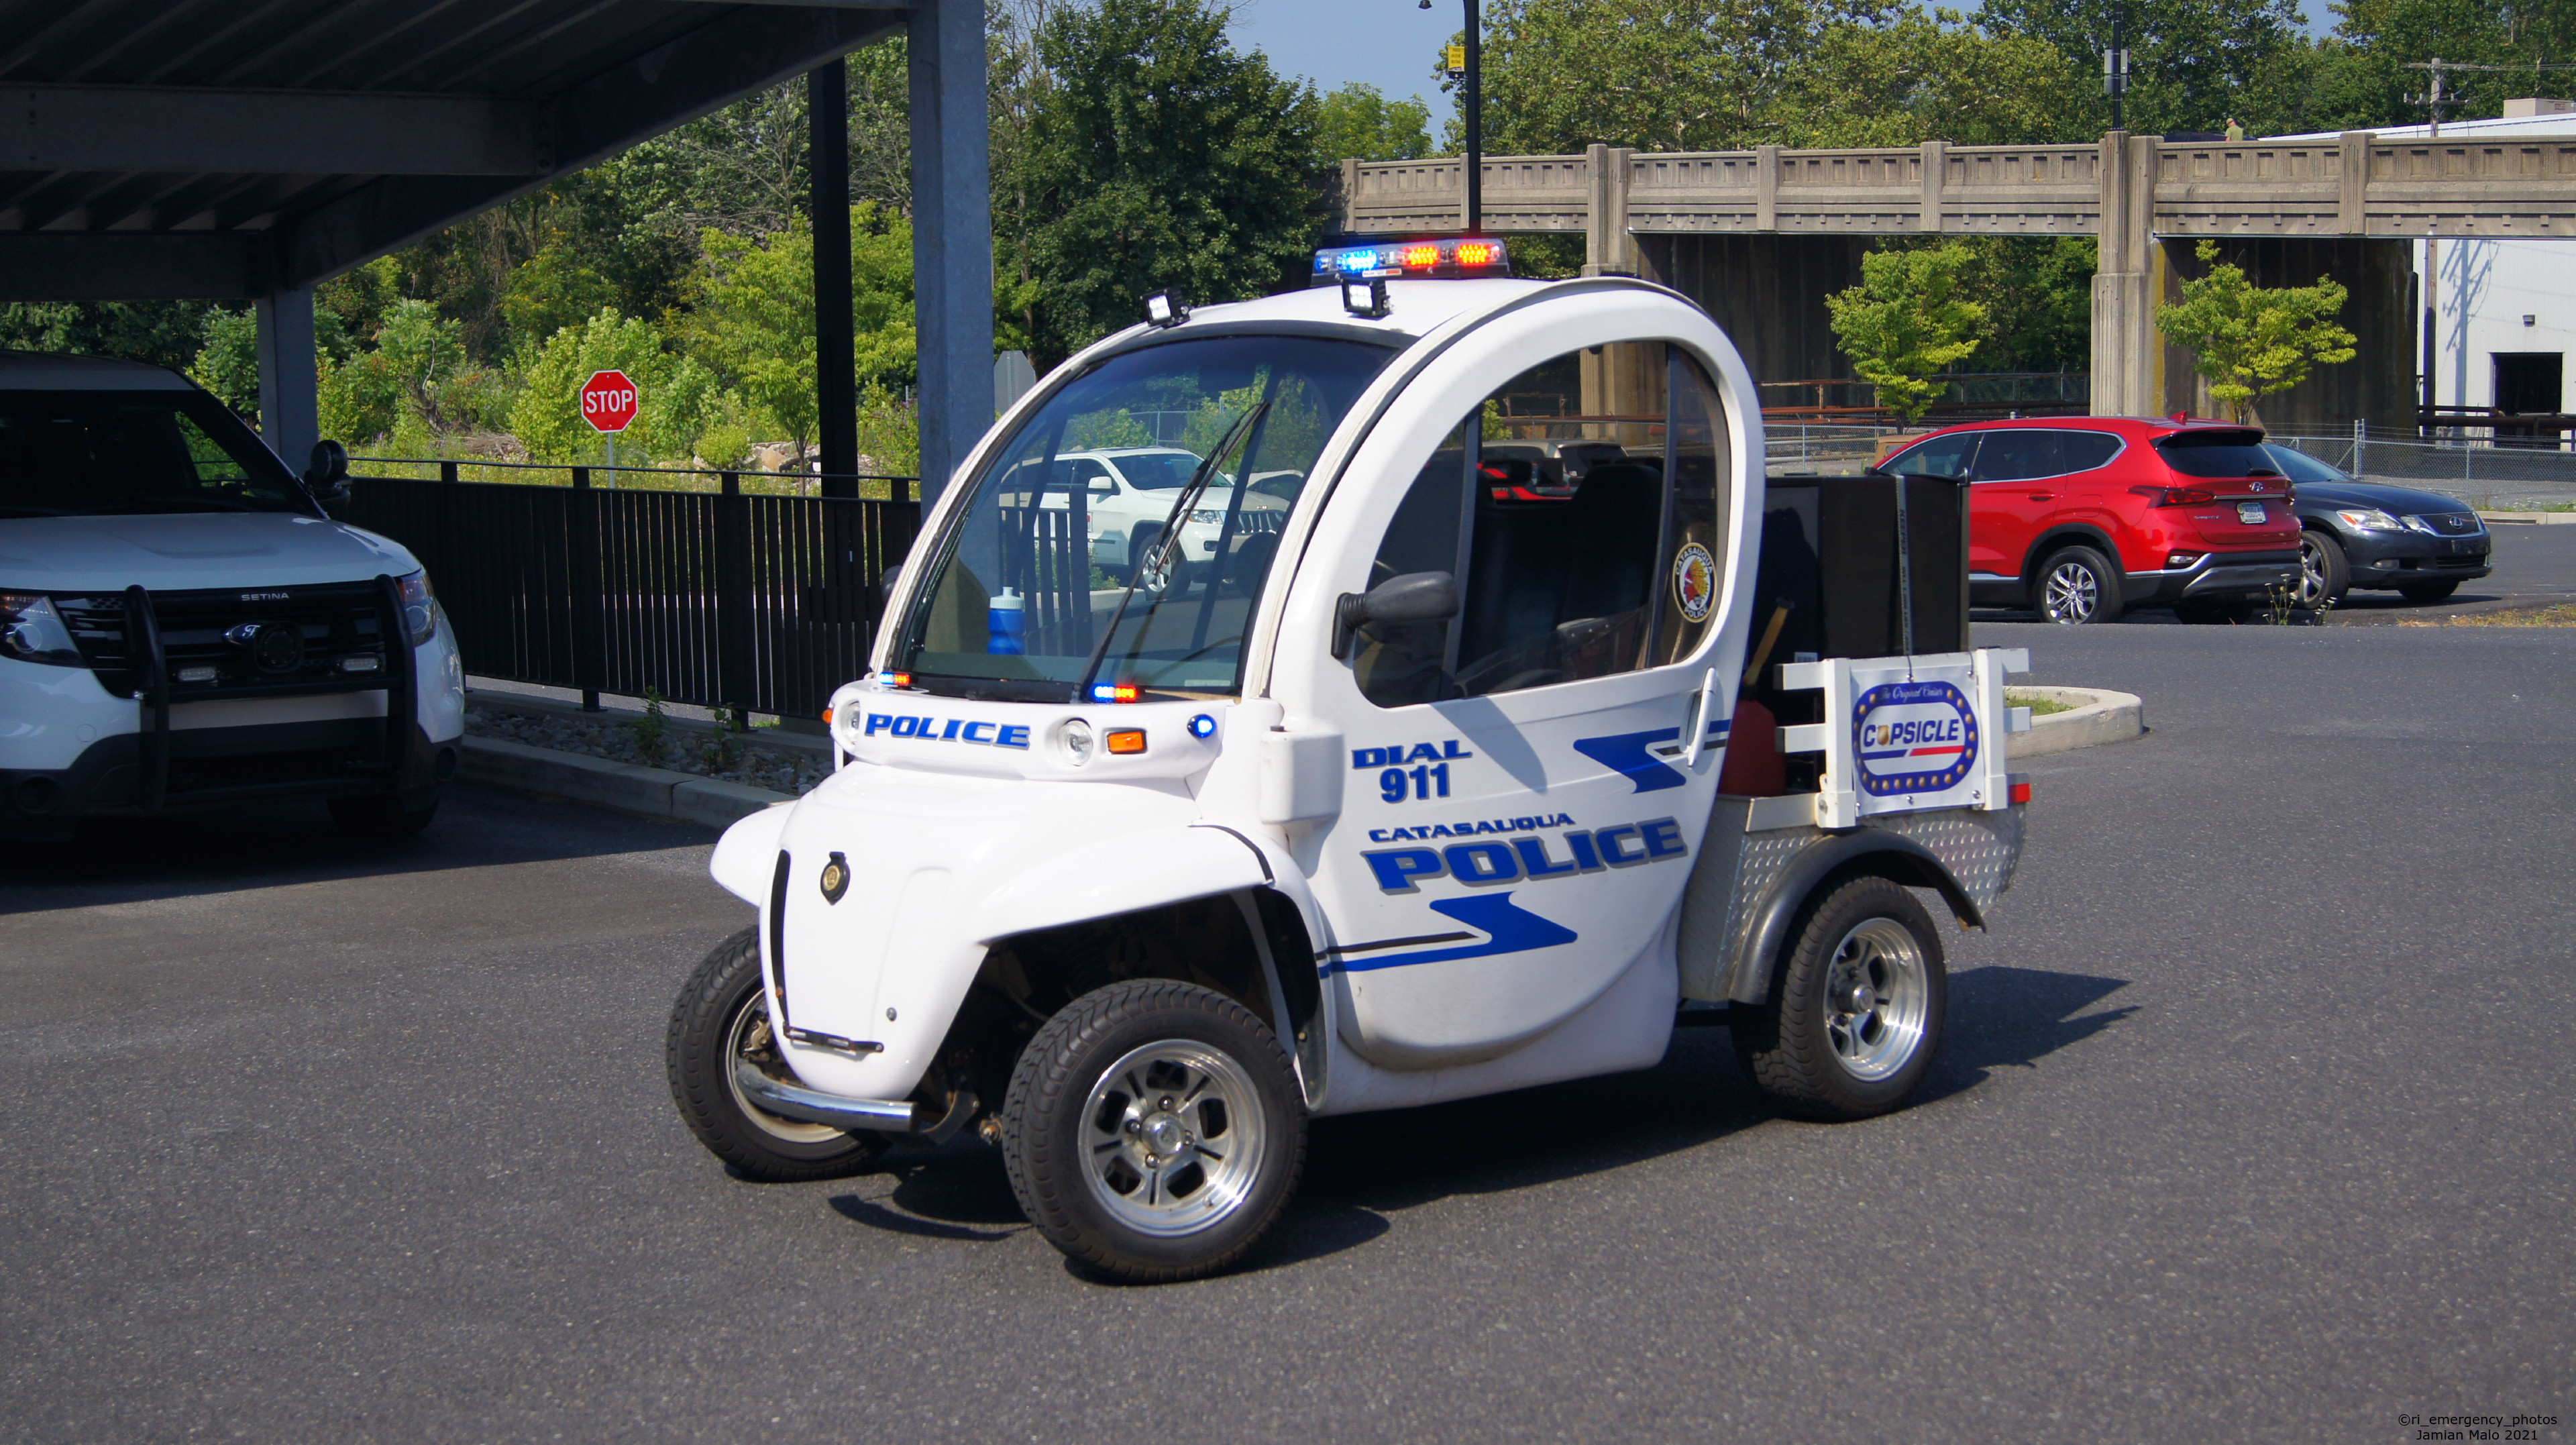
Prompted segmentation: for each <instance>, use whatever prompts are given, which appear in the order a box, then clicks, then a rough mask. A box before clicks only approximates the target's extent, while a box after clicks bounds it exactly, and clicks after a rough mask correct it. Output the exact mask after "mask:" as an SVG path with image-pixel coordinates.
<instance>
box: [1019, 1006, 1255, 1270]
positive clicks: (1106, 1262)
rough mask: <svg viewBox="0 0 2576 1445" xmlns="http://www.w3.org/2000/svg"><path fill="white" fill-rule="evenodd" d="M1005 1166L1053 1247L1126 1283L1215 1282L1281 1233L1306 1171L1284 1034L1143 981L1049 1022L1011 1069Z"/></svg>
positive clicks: (1243, 1014) (1246, 1015)
mask: <svg viewBox="0 0 2576 1445" xmlns="http://www.w3.org/2000/svg"><path fill="white" fill-rule="evenodd" d="M1002 1159H1003V1164H1004V1167H1005V1169H1006V1171H1007V1172H1008V1173H1009V1175H1010V1179H1011V1191H1012V1193H1014V1194H1016V1195H1017V1196H1018V1197H1019V1201H1020V1208H1021V1209H1022V1210H1024V1211H1025V1212H1026V1213H1027V1214H1028V1216H1029V1219H1030V1221H1031V1222H1033V1223H1034V1224H1036V1225H1037V1227H1038V1230H1039V1232H1040V1233H1042V1234H1044V1235H1045V1236H1046V1237H1047V1240H1048V1242H1050V1243H1052V1244H1053V1245H1055V1247H1056V1248H1058V1249H1060V1250H1063V1251H1064V1252H1065V1254H1066V1255H1068V1256H1070V1257H1071V1258H1073V1259H1074V1260H1076V1261H1078V1262H1080V1263H1082V1264H1084V1265H1087V1266H1089V1267H1091V1268H1092V1269H1094V1270H1096V1271H1098V1272H1100V1273H1101V1274H1104V1275H1106V1276H1108V1277H1110V1278H1113V1279H1121V1280H1128V1281H1133V1282H1137V1283H1161V1282H1164V1281H1169V1280H1182V1279H1195V1278H1198V1277H1200V1276H1202V1275H1207V1274H1213V1273H1215V1272H1216V1271H1218V1270H1221V1269H1223V1268H1225V1267H1226V1266H1227V1265H1230V1264H1232V1263H1234V1262H1235V1261H1236V1260H1238V1259H1240V1258H1242V1257H1243V1254H1244V1252H1245V1251H1247V1250H1249V1249H1251V1248H1252V1246H1253V1245H1254V1244H1255V1243H1256V1242H1258V1241H1259V1240H1260V1238H1261V1236H1262V1235H1263V1234H1264V1233H1266V1232H1268V1230H1269V1228H1270V1226H1271V1224H1272V1223H1273V1222H1274V1221H1276V1220H1277V1219H1278V1217H1279V1211H1280V1210H1281V1208H1282V1207H1284V1206H1285V1205H1286V1204H1287V1202H1288V1196H1289V1194H1290V1193H1291V1192H1292V1191H1294V1190H1295V1188H1296V1186H1297V1176H1298V1175H1299V1174H1300V1173H1301V1172H1302V1171H1303V1170H1304V1168H1305V1163H1306V1109H1305V1103H1304V1100H1303V1098H1302V1097H1301V1096H1300V1094H1299V1091H1298V1088H1297V1078H1296V1074H1295V1072H1294V1071H1293V1070H1292V1069H1291V1067H1290V1066H1289V1063H1288V1056H1287V1054H1286V1053H1285V1052H1283V1051H1282V1050H1281V1049H1280V1047H1279V1041H1278V1040H1277V1039H1276V1038H1275V1037H1273V1036H1272V1034H1271V1032H1270V1030H1269V1029H1268V1028H1266V1027H1264V1026H1263V1024H1262V1022H1261V1021H1260V1020H1259V1019H1257V1018H1255V1017H1254V1016H1253V1015H1252V1014H1251V1013H1250V1012H1248V1011H1246V1010H1245V1009H1244V1007H1243V1006H1242V1005H1240V1004H1238V1003H1236V1002H1235V1001H1234V1000H1232V999H1230V998H1227V997H1226V996H1225V995H1223V994H1220V993H1217V992H1215V991H1213V990H1210V989H1204V988H1199V987H1197V986H1195V985H1191V984H1184V983H1174V982H1170V981H1167V980H1160V979H1138V980H1134V981H1131V982H1126V983H1116V984H1111V985H1110V986H1109V987H1107V988H1102V989H1096V990H1094V991H1092V992H1090V993H1087V994H1084V995H1083V996H1082V997H1080V998H1078V999H1076V1000H1074V1001H1073V1003H1072V1004H1070V1005H1068V1006H1067V1007H1066V1008H1065V1009H1064V1011H1063V1012H1061V1013H1059V1014H1057V1015H1056V1016H1055V1017H1054V1018H1052V1019H1049V1020H1048V1021H1047V1023H1046V1026H1045V1027H1044V1028H1041V1029H1039V1030H1038V1034H1037V1037H1036V1038H1034V1039H1032V1040H1030V1041H1029V1045H1028V1047H1027V1049H1025V1050H1024V1051H1022V1053H1021V1054H1020V1061H1019V1064H1018V1066H1017V1068H1015V1069H1014V1070H1013V1072H1012V1075H1011V1092H1010V1098H1009V1101H1008V1103H1007V1104H1006V1105H1005V1107H1004V1109H1003V1113H1002Z"/></svg>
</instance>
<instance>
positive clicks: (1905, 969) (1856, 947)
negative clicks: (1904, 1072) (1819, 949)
mask: <svg viewBox="0 0 2576 1445" xmlns="http://www.w3.org/2000/svg"><path fill="white" fill-rule="evenodd" d="M1931 1004H1932V983H1931V973H1930V970H1929V969H1927V968H1926V967H1925V966H1924V962H1923V945H1922V944H1921V943H1920V942H1918V941H1917V940H1916V939H1915V937H1914V934H1913V932H1912V931H1911V930H1909V929H1908V928H1906V926H1905V925H1904V924H1902V923H1899V922H1897V921H1896V920H1895V919H1893V918H1872V919H1869V920H1867V921H1866V922H1863V923H1862V924H1861V925H1860V926H1859V927H1857V928H1854V929H1853V930H1852V931H1851V932H1849V933H1846V934H1844V935H1843V941H1842V942H1841V943H1839V944H1837V945H1835V946H1834V958H1833V963H1832V965H1831V966H1830V967H1828V968H1827V969H1826V971H1825V1039H1826V1042H1827V1043H1829V1044H1830V1045H1831V1046H1832V1047H1833V1051H1834V1061H1835V1062H1837V1063H1839V1064H1841V1065H1842V1067H1843V1071H1844V1072H1845V1073H1848V1074H1850V1075H1851V1076H1852V1077H1853V1078H1855V1079H1861V1080H1865V1081H1876V1080H1879V1079H1884V1078H1886V1077H1887V1076H1889V1075H1890V1074H1893V1073H1895V1072H1896V1071H1897V1070H1899V1069H1902V1068H1904V1067H1905V1064H1906V1061H1907V1060H1909V1059H1911V1058H1913V1057H1914V1053H1915V1050H1916V1049H1918V1048H1920V1047H1922V1044H1923V1025H1924V1020H1925V1018H1926V1017H1927V1016H1928V1015H1929V1013H1930V1011H1931Z"/></svg>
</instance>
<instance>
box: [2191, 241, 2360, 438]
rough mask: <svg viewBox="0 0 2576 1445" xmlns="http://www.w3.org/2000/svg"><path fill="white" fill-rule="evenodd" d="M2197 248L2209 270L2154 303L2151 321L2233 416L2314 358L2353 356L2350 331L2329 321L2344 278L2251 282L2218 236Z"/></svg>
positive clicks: (2297, 378)
mask: <svg viewBox="0 0 2576 1445" xmlns="http://www.w3.org/2000/svg"><path fill="white" fill-rule="evenodd" d="M2196 254H2197V255H2198V256H2199V257H2200V260H2201V264H2203V265H2205V266H2207V267H2209V273H2208V274H2207V275H2205V276H2201V277H2199V278H2197V279H2194V280H2190V281H2185V282H2184V283H2183V285H2182V299H2181V300H2180V301H2175V302H2168V303H2166V304H2164V305H2162V306H2159V307H2157V308H2156V329H2157V330H2158V331H2161V332H2163V333H2164V338H2165V340H2167V341H2170V342H2172V343H2173V344H2174V345H2176V346H2183V347H2188V348H2190V350H2191V352H2192V369H2193V370H2195V371H2198V372H2199V373H2200V374H2201V375H2202V376H2205V377H2207V378H2209V394H2210V395H2211V396H2212V397H2214V398H2216V399H2217V400H2218V401H2220V402H2222V403H2224V404H2225V405H2226V407H2227V412H2228V415H2229V416H2230V417H2231V418H2233V419H2235V420H2237V421H2245V420H2248V419H2249V418H2250V417H2251V416H2252V415H2253V411H2254V403H2255V402H2256V401H2257V400H2259V399H2261V398H2262V397H2265V396H2269V395H2271V394H2272V393H2273V392H2276V391H2286V390H2288V389H2289V388H2291V387H2294V386H2296V385H2298V384H2299V383H2300V382H2303V381H2305V380H2307V379H2308V369H2309V368H2310V367H2311V366H2312V365H2314V364H2316V363H2318V362H2324V363H2326V364H2327V365H2333V364H2335V363H2337V362H2344V361H2350V360H2352V358H2353V356H2354V354H2355V353H2354V349H2353V342H2354V340H2355V338H2354V336H2353V334H2352V333H2351V332H2349V331H2346V330H2345V329H2344V328H2343V327H2342V326H2341V325H2340V324H2338V323H2337V322H2336V321H2335V317H2336V316H2337V315H2338V314H2339V313H2341V312H2342V310H2343V303H2344V295H2345V293H2344V288H2343V285H2342V283H2340V282H2338V281H2336V280H2335V279H2334V278H2333V277H2330V276H2320V277H2318V278H2317V280H2316V284H2315V285H2312V286H2257V285H2255V284H2254V283H2253V282H2252V281H2250V280H2248V279H2247V278H2246V275H2245V271H2244V268H2243V267H2240V266H2235V265H2230V264H2227V263H2224V262H2221V261H2220V260H2219V259H2218V257H2219V250H2218V243H2217V242H2215V241H2203V242H2201V243H2200V245H2199V247H2198V249H2197V251H2196Z"/></svg>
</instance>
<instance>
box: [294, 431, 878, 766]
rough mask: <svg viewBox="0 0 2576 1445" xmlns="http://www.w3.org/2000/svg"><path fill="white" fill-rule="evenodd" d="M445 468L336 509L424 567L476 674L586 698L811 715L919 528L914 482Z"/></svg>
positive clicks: (856, 657) (844, 672)
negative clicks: (608, 476) (787, 483)
mask: <svg viewBox="0 0 2576 1445" xmlns="http://www.w3.org/2000/svg"><path fill="white" fill-rule="evenodd" d="M434 465H438V466H439V469H440V473H441V476H440V479H438V480H427V479H421V478H409V477H388V476H368V477H363V478H361V479H359V480H357V481H355V482H353V483H352V484H351V487H350V498H349V500H348V501H347V502H346V503H344V504H341V505H340V506H339V507H338V508H336V509H335V510H336V511H337V512H338V515H339V516H340V517H341V518H342V519H343V520H345V521H348V522H350V523H352V524H354V525H357V526H361V527H365V528H367V529H368V530H370V531H374V532H381V533H383V534H384V535H385V536H388V537H391V538H393V539H394V540H395V541H397V542H400V543H402V544H403V545H404V546H406V547H408V548H410V549H411V550H412V552H413V553H414V554H415V555H416V556H418V557H419V558H420V560H421V563H422V565H424V566H426V567H427V568H428V569H429V576H430V581H431V583H432V584H433V585H434V586H435V587H436V588H437V589H438V599H439V603H440V605H441V606H442V607H444V608H445V609H446V612H447V616H448V619H449V621H450V622H451V623H452V624H453V625H454V627H455V629H456V641H457V646H458V648H459V650H460V651H462V652H463V654H464V658H465V669H466V671H468V672H470V673H473V674H475V675H477V676H482V677H496V678H506V679H509V680H512V681H517V682H528V683H538V684H543V685H547V686H552V687H564V688H578V689H580V690H582V691H584V692H610V693H620V694H624V695H627V696H641V695H642V694H643V693H644V691H645V690H646V689H647V688H651V689H653V690H654V691H656V692H658V693H659V694H660V695H661V696H663V697H665V698H668V699H670V700H671V701H674V702H687V703H697V704H701V705H704V706H709V707H737V708H743V709H747V710H749V711H752V712H765V713H778V714H783V715H789V716H798V717H813V716H815V715H816V714H817V713H819V712H821V710H822V709H823V707H824V705H825V703H826V702H828V701H829V700H830V698H831V694H832V689H834V688H836V687H838V686H840V685H841V684H842V683H844V682H848V681H849V680H850V679H852V678H854V677H857V676H858V675H859V674H860V672H862V671H863V670H864V669H865V668H866V666H867V656H868V649H869V646H870V644H871V643H872V642H873V641H874V639H875V636H876V627H877V623H878V620H879V618H878V610H879V608H880V606H881V602H880V593H879V591H878V588H877V586H876V582H877V579H878V577H879V575H880V574H882V573H883V572H884V571H885V570H886V569H887V568H888V567H891V566H894V565H896V564H897V563H899V562H901V561H902V559H903V555H904V553H905V551H906V550H907V549H908V548H909V547H910V546H911V544H912V538H913V536H914V534H915V533H916V532H917V531H918V530H919V529H920V524H921V506H920V503H919V502H918V501H917V500H915V499H914V496H913V486H912V482H913V479H912V478H909V477H890V478H869V479H866V480H868V481H871V482H876V483H881V484H883V485H882V486H880V487H877V488H872V489H874V490H882V491H885V492H886V493H887V495H886V496H884V497H865V496H862V497H858V498H840V497H803V496H778V495H762V494H757V493H748V492H746V491H745V490H744V488H743V477H744V474H743V473H739V472H715V473H708V474H706V475H707V477H708V478H709V479H710V480H711V481H712V482H713V483H714V486H713V487H712V488H711V489H708V490H646V489H641V488H637V487H634V486H632V485H631V483H632V482H634V481H637V480H643V479H644V478H642V477H640V476H627V475H626V473H627V471H628V469H622V468H621V469H620V476H621V478H623V479H624V480H626V481H628V482H629V483H630V485H627V486H620V487H617V488H614V489H612V488H608V487H600V486H594V485H593V484H592V483H593V474H594V472H595V471H598V470H601V469H595V468H590V467H555V468H524V469H522V470H525V471H526V472H528V473H529V474H530V475H531V480H530V481H528V482H469V481H462V480H457V479H456V477H457V464H455V463H444V464H434ZM468 465H477V466H478V469H479V466H480V464H468ZM639 470H640V469H639ZM545 472H553V473H559V474H568V475H567V480H568V481H569V483H570V485H561V484H549V479H548V478H546V477H544V476H543V475H541V474H542V473H545ZM656 475H657V476H660V477H665V478H667V477H669V476H671V475H685V474H670V473H658V474H656ZM752 475H754V476H755V477H756V476H758V474H756V473H755V474H752ZM664 485H667V482H665V483H664Z"/></svg>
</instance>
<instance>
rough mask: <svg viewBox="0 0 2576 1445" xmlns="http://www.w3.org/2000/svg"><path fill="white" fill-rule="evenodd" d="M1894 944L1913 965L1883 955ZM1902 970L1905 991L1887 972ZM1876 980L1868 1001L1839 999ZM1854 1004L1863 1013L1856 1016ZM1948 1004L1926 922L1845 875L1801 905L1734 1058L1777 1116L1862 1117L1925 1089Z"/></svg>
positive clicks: (1934, 939)
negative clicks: (1908, 976) (1766, 992)
mask: <svg viewBox="0 0 2576 1445" xmlns="http://www.w3.org/2000/svg"><path fill="white" fill-rule="evenodd" d="M1900 934H1901V937H1900ZM1897 945H1910V947H1911V949H1912V951H1913V960H1912V964H1911V967H1910V969H1908V968H1906V967H1904V966H1903V965H1902V961H1901V960H1897V959H1893V958H1891V957H1889V956H1888V954H1889V953H1890V952H1892V951H1894V949H1893V948H1892V946H1897ZM1873 950H1876V952H1875V953H1874V952H1873ZM1909 972H1910V974H1911V983H1910V986H1909V985H1908V983H1907V982H1906V981H1905V980H1903V979H1900V978H1898V977H1897V976H1896V975H1898V974H1900V973H1909ZM1873 975H1875V977H1874V980H1873V983H1872V988H1873V993H1875V994H1876V997H1875V998H1874V999H1862V1000H1854V999H1851V998H1849V997H1848V996H1846V995H1845V994H1844V990H1845V989H1846V988H1847V987H1848V986H1849V985H1850V984H1851V983H1853V982H1855V981H1858V980H1859V979H1864V978H1872V976H1873ZM1882 988H1883V989H1884V991H1883V992H1880V991H1879V990H1881V989H1882ZM1855 1002H1857V1003H1862V1004H1865V1005H1867V1006H1865V1007H1862V1008H1860V1009H1859V1010H1858V1011H1857V1012H1855V1011H1854V1009H1853V1008H1852V1007H1851V1005H1852V1004H1853V1003H1855ZM1948 1006H1949V982H1948V976H1947V973H1946V972H1945V969H1944V965H1943V961H1942V954H1941V937H1940V935H1939V934H1938V933H1937V932H1935V931H1934V929H1933V926H1932V917H1931V915H1930V914H1928V913H1926V912H1925V911H1924V909H1923V905H1922V904H1921V903H1920V902H1918V901H1916V899H1915V897H1914V895H1913V894H1911V893H1909V892H1907V891H1906V890H1905V889H1904V888H1902V887H1899V886H1898V885H1897V884H1895V883H1892V882H1889V881H1888V880H1887V879H1885V878H1879V877H1875V876H1868V875H1864V876H1861V877H1856V878H1848V879H1845V880H1844V881H1843V882H1841V883H1839V884H1837V885H1835V886H1834V887H1833V888H1832V890H1831V891H1830V892H1823V893H1819V894H1818V895H1817V896H1816V897H1814V898H1811V899H1809V900H1808V902H1807V905H1806V907H1805V908H1804V909H1803V910H1802V911H1801V914H1800V917H1799V920H1798V922H1797V924H1796V927H1795V931H1794V932H1793V933H1792V934H1791V935H1790V943H1789V946H1788V947H1787V949H1786V950H1785V951H1784V956H1783V957H1782V959H1781V960H1780V963H1779V966H1778V972H1777V973H1776V974H1775V975H1774V976H1773V978H1772V980H1771V990H1770V996H1769V997H1768V998H1767V999H1766V1000H1765V1001H1764V1002H1763V1003H1762V1004H1761V1005H1760V1006H1759V1007H1756V1008H1754V1009H1752V1010H1750V1011H1748V1013H1747V1014H1746V1016H1745V1018H1744V1020H1743V1021H1742V1022H1740V1023H1738V1024H1736V1025H1735V1053H1736V1057H1737V1059H1738V1060H1739V1061H1740V1062H1741V1063H1742V1064H1743V1066H1744V1069H1745V1072H1746V1073H1747V1075H1749V1076H1750V1078H1751V1079H1752V1081H1753V1085H1754V1087H1755V1088H1757V1089H1759V1090H1761V1091H1762V1094H1763V1096H1764V1097H1765V1098H1767V1099H1769V1100H1770V1101H1771V1105H1772V1107H1774V1108H1776V1109H1778V1110H1779V1111H1780V1112H1781V1113H1783V1114H1787V1115H1789V1116H1790V1117H1792V1118H1799V1119H1820V1120H1834V1121H1839V1120H1846V1119H1867V1118H1871V1117H1874V1116H1876V1115H1879V1114H1884V1113H1887V1112H1888V1111H1890V1110H1892V1109H1895V1108H1897V1107H1898V1106H1899V1105H1902V1104H1903V1103H1904V1102H1905V1100H1906V1098H1907V1097H1908V1096H1910V1095H1911V1094H1912V1093H1913V1092H1914V1089H1915V1086H1916V1085H1918V1084H1920V1083H1922V1082H1923V1076H1924V1074H1925V1073H1926V1072H1928V1071H1929V1070H1930V1069H1931V1067H1932V1058H1933V1055H1934V1054H1935V1053H1936V1052H1937V1051H1938V1050H1939V1049H1940V1046H1941V1027H1942V1020H1943V1017H1944V1015H1945V1014H1946V1012H1947V1010H1948Z"/></svg>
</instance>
